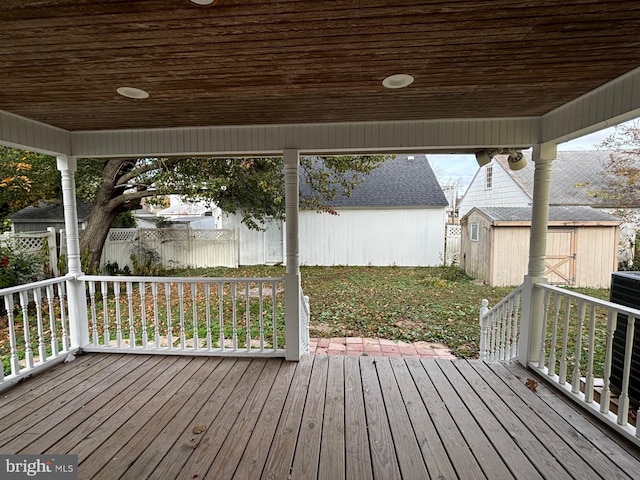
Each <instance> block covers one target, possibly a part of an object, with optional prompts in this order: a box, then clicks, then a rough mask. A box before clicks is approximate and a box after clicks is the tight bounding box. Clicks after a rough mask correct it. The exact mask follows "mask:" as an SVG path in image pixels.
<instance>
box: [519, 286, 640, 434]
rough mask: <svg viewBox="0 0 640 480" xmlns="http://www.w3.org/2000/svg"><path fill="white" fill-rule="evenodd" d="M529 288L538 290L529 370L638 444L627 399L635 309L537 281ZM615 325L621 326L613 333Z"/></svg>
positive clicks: (633, 401) (633, 406)
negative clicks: (534, 358) (536, 339)
mask: <svg viewBox="0 0 640 480" xmlns="http://www.w3.org/2000/svg"><path fill="white" fill-rule="evenodd" d="M535 288H541V289H543V290H544V316H543V319H542V320H543V322H542V331H541V332H538V333H542V335H541V338H542V342H541V347H540V351H539V353H538V362H537V365H535V364H532V365H530V366H531V367H534V368H536V369H537V370H538V371H540V372H541V373H542V374H543V375H544V376H545V378H547V379H548V380H549V381H550V382H551V383H552V384H553V385H555V386H556V387H558V388H559V389H560V390H561V391H562V392H563V393H565V394H567V395H568V396H569V397H570V398H572V399H574V400H575V401H577V402H578V403H580V404H582V405H583V406H585V407H587V408H588V409H590V410H592V411H593V412H594V413H596V415H598V416H600V417H601V418H602V419H603V420H605V421H606V422H607V423H609V425H610V426H612V427H613V428H614V429H616V430H617V431H618V432H620V433H622V434H623V435H624V436H625V437H627V438H628V439H630V440H631V441H633V442H634V443H636V444H637V445H640V430H639V429H638V428H637V427H636V425H635V422H636V418H635V417H636V415H637V407H638V402H640V398H631V397H630V395H629V394H630V381H631V379H632V377H631V375H632V370H633V369H634V368H635V369H636V373H637V366H636V367H633V368H632V358H633V357H634V356H635V358H638V355H640V352H638V351H637V350H636V351H635V352H634V336H637V334H636V333H635V330H636V327H635V324H636V319H638V318H640V310H636V309H633V308H627V307H623V306H622V305H618V304H614V303H611V302H607V301H604V300H599V299H596V298H592V297H589V296H586V295H582V294H579V293H575V292H571V291H568V290H565V289H562V288H558V287H554V286H551V285H547V284H543V283H539V284H536V286H535ZM618 322H620V324H621V325H623V324H624V323H626V327H625V328H622V329H618V330H616V326H617V324H618ZM616 343H617V345H618V348H617V349H616V348H614V344H616ZM636 343H637V342H636ZM636 348H637V344H636ZM634 354H635V355H634ZM636 380H637V379H636ZM634 392H635V393H636V395H637V392H638V390H637V387H636V390H634Z"/></svg>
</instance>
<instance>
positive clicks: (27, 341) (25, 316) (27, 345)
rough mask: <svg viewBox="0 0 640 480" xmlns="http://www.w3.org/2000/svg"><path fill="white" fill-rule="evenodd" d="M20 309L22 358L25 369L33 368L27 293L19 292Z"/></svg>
mask: <svg viewBox="0 0 640 480" xmlns="http://www.w3.org/2000/svg"><path fill="white" fill-rule="evenodd" d="M20 308H21V309H22V324H23V328H24V332H22V335H23V338H24V352H25V353H24V358H25V361H26V365H27V368H33V350H32V348H31V331H30V326H29V301H28V292H26V291H22V292H20Z"/></svg>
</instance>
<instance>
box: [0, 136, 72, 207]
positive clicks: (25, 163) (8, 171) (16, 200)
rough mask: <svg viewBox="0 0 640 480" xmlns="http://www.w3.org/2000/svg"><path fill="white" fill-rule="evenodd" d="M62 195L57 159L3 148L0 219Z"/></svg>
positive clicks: (0, 152)
mask: <svg viewBox="0 0 640 480" xmlns="http://www.w3.org/2000/svg"><path fill="white" fill-rule="evenodd" d="M60 194H61V186H60V173H59V172H58V170H57V168H56V159H55V158H54V157H51V156H48V155H41V154H38V153H33V152H28V151H24V150H17V149H15V148H9V147H3V146H0V219H4V218H5V217H6V216H7V215H9V214H11V213H14V212H17V211H18V210H20V209H22V208H24V207H26V206H29V205H34V204H37V203H38V202H39V201H54V200H56V199H57V198H59V196H60Z"/></svg>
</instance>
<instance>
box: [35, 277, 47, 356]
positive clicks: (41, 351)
mask: <svg viewBox="0 0 640 480" xmlns="http://www.w3.org/2000/svg"><path fill="white" fill-rule="evenodd" d="M33 301H34V303H35V305H36V322H37V324H38V357H39V360H38V363H44V362H46V361H47V347H46V345H45V342H44V328H43V326H42V291H41V290H40V288H34V289H33Z"/></svg>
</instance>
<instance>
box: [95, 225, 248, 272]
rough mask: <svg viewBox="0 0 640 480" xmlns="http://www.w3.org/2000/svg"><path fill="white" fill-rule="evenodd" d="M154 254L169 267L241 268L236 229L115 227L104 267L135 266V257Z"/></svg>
mask: <svg viewBox="0 0 640 480" xmlns="http://www.w3.org/2000/svg"><path fill="white" fill-rule="evenodd" d="M149 253H152V254H153V255H154V256H157V259H158V261H159V262H160V263H161V264H162V265H165V266H167V267H172V268H178V267H233V268H235V267H237V266H238V236H237V233H236V230H222V229H219V230H194V229H191V228H137V229H135V228H112V229H111V230H110V231H109V235H108V236H107V240H106V242H105V244H104V249H103V252H102V261H101V267H102V268H104V267H105V266H106V265H107V264H109V263H111V264H114V263H117V264H118V266H119V267H120V268H124V266H125V265H128V266H129V268H131V267H132V261H131V256H132V254H133V255H145V254H149Z"/></svg>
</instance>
